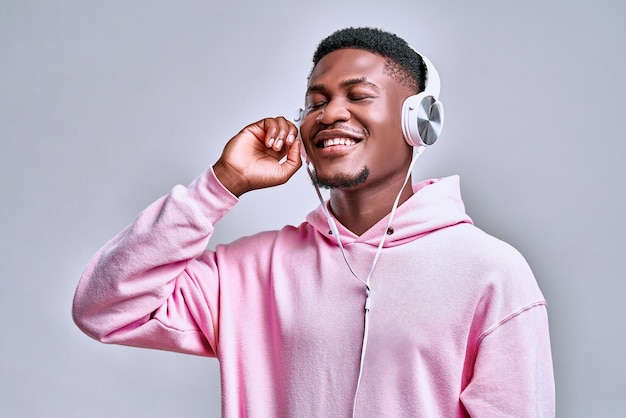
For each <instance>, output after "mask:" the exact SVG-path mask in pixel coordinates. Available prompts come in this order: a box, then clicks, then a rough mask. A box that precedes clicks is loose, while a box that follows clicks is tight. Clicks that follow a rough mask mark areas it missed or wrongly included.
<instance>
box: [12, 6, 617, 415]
mask: <svg viewBox="0 0 626 418" xmlns="http://www.w3.org/2000/svg"><path fill="white" fill-rule="evenodd" d="M625 12H626V6H624V3H623V2H621V1H618V0H615V1H608V0H594V1H586V2H579V1H535V0H533V1H525V2H524V1H495V0H494V1H473V2H468V1H443V2H434V1H429V2H424V1H417V0H412V1H408V0H407V1H399V0H386V1H364V0H358V1H338V0H332V1H328V0H317V1H314V2H295V1H290V2H288V1H266V2H258V1H251V0H250V1H248V2H245V3H244V4H241V2H237V1H230V2H214V1H199V0H198V1H178V2H173V1H159V0H150V1H148V0H137V1H117V0H113V1H102V2H85V1H78V0H67V1H60V0H48V1H32V0H19V1H18V0H15V1H13V0H0V140H1V145H2V152H1V153H0V191H1V196H2V197H1V199H2V200H1V207H0V210H1V213H0V245H1V247H0V257H2V258H1V260H0V278H1V280H0V329H1V330H2V337H1V338H2V341H1V345H0V347H1V348H0V350H1V351H0V354H1V355H0V383H1V385H2V387H1V388H0V389H1V390H0V405H1V406H2V415H3V416H6V417H148V416H150V417H172V416H185V417H217V416H219V414H220V412H219V399H220V394H219V370H218V363H217V361H215V360H213V359H203V358H196V357H192V356H184V355H179V354H172V353H163V352H157V351H152V350H139V349H133V348H126V347H114V346H105V345H101V344H98V343H96V342H94V341H92V340H90V339H89V338H87V337H86V336H84V335H82V334H81V333H80V332H79V331H78V329H77V328H76V327H75V326H74V325H73V323H72V321H71V317H70V305H71V299H72V295H73V291H74V287H75V285H76V283H77V281H78V277H79V276H80V273H81V272H82V269H83V268H84V267H85V265H86V264H87V262H88V260H89V258H90V257H91V255H93V253H95V251H96V250H97V249H98V248H99V247H100V246H101V245H102V244H104V242H105V241H107V240H108V239H109V238H110V237H112V236H113V235H114V234H115V233H116V232H117V231H118V230H120V229H121V228H122V227H124V226H125V225H126V224H128V223H129V222H131V221H132V219H133V217H134V216H135V214H136V213H137V212H139V211H140V210H141V209H142V208H144V207H145V206H147V205H148V204H149V203H150V202H151V201H153V200H154V199H156V198H157V197H158V196H160V195H162V194H165V193H167V192H168V191H169V190H170V188H171V187H172V186H173V185H175V184H178V183H182V184H186V183H188V182H190V181H191V180H192V179H193V178H194V177H195V176H196V175H198V174H199V173H201V172H202V171H203V170H204V169H205V168H206V167H207V166H209V165H210V164H212V163H213V162H214V161H215V160H216V159H217V157H218V156H219V154H220V151H221V148H222V146H223V144H224V143H225V142H226V141H227V140H228V139H229V138H230V137H231V136H233V135H234V134H235V133H236V132H238V131H239V130H240V129H241V128H242V127H243V126H244V125H246V124H248V123H249V122H253V121H255V120H257V119H260V118H262V117H265V116H273V115H278V114H285V115H286V116H288V117H291V116H292V115H293V110H294V109H296V108H297V107H299V106H300V104H301V103H302V98H303V91H304V88H305V84H306V76H307V74H308V71H309V70H310V68H311V66H310V57H311V54H312V52H313V49H314V48H315V46H316V44H317V42H318V41H319V40H320V39H321V38H322V37H324V36H326V35H328V34H330V33H331V32H332V31H334V30H336V29H338V28H342V27H345V26H350V25H370V26H378V27H382V28H385V29H387V30H390V31H392V32H396V33H398V34H399V35H400V36H402V37H404V38H406V39H407V40H408V41H409V42H410V43H412V44H413V45H414V46H415V47H416V48H418V49H419V50H421V51H422V52H423V53H424V54H426V55H427V56H429V57H430V59H431V60H432V61H433V62H434V63H435V64H436V66H437V67H438V69H439V72H440V73H441V77H442V82H443V84H442V95H441V99H442V101H443V102H444V103H445V106H446V126H445V128H444V131H443V135H442V138H441V139H440V141H439V142H438V143H437V144H436V146H434V147H432V148H431V149H429V150H428V151H427V153H425V154H424V156H423V158H422V159H421V160H420V162H419V164H418V165H417V168H416V169H415V175H416V177H417V178H425V177H432V176H444V175H449V174H455V173H458V174H460V175H461V176H462V188H463V193H464V197H465V200H466V204H467V208H468V211H469V213H470V215H472V217H473V218H474V220H475V222H476V224H478V225H479V226H480V227H482V228H483V229H485V230H487V231H488V232H490V233H492V234H494V235H496V236H498V237H500V238H502V239H504V240H506V241H508V242H510V243H511V244H513V245H514V246H516V247H517V248H518V249H519V250H520V251H521V252H522V253H524V254H525V256H526V257H527V259H528V261H529V262H530V264H531V265H532V267H533V269H534V271H535V274H536V276H537V279H538V281H539V284H540V286H541V288H542V290H543V292H544V294H545V295H546V297H547V299H548V300H549V314H550V319H551V333H552V344H553V356H554V364H555V372H556V380H557V408H558V416H560V417H592V416H593V417H615V416H620V414H623V411H624V408H623V395H624V393H626V386H625V381H626V379H625V378H626V375H625V371H626V361H624V358H623V353H624V352H625V349H626V347H625V345H626V339H625V337H626V336H625V335H624V330H625V329H626V327H625V326H624V308H623V307H624V294H625V291H626V285H625V283H624V280H623V279H624V269H625V267H626V265H625V264H626V263H625V257H624V256H623V255H622V252H623V239H624V237H625V232H626V221H625V220H624V215H623V213H624V212H625V210H626V199H625V188H624V179H625V178H626V176H625V170H624V165H623V163H622V160H623V158H624V152H625V146H624V135H623V132H622V123H623V121H624V118H625V117H624V110H625V109H626V106H625V97H626V88H625V87H626V86H625V81H624V80H625V77H624V74H626V58H625V51H626V48H625V46H626V45H625V44H626V42H625V41H626V35H625V32H624V29H623V23H624V16H625V15H626V13H625ZM315 205H316V198H315V194H314V191H313V189H312V188H311V187H310V184H309V183H308V181H307V180H306V177H305V174H304V173H303V171H302V170H301V171H300V172H299V173H298V174H297V175H296V177H295V178H294V179H293V180H292V181H291V182H290V183H288V184H287V185H285V186H282V187H279V188H275V189H271V190H263V191H259V192H256V193H253V194H249V195H246V196H244V197H243V199H242V201H241V203H240V204H239V205H238V206H237V207H236V208H235V209H234V210H233V211H232V212H231V213H230V214H229V215H228V216H227V217H226V219H224V221H223V222H222V223H221V224H220V225H219V227H218V230H217V233H216V236H215V240H214V241H213V242H212V245H214V244H215V243H217V242H226V241H230V240H232V239H234V238H236V237H238V236H241V235H243V234H249V233H253V232H255V231H259V230H262V229H268V228H276V227H279V226H281V225H283V224H284V223H296V224H297V223H299V222H300V221H301V220H302V218H303V216H304V215H305V214H306V213H307V212H308V211H309V210H310V209H311V208H312V207H313V206H315ZM622 416H623V415H622Z"/></svg>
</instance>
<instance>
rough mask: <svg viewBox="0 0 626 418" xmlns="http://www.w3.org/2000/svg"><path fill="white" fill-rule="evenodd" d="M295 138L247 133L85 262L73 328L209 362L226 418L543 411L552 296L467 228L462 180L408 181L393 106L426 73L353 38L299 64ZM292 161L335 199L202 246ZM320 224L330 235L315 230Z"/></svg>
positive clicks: (392, 41)
mask: <svg viewBox="0 0 626 418" xmlns="http://www.w3.org/2000/svg"><path fill="white" fill-rule="evenodd" d="M313 64H314V66H313V70H312V72H311V74H310V77H309V83H308V88H307V91H306V97H305V106H306V108H305V110H304V113H303V117H302V120H301V125H300V137H301V141H300V140H298V139H297V136H298V128H297V127H296V126H295V125H294V124H293V123H291V122H289V121H287V120H286V119H285V118H283V117H276V118H267V119H263V120H261V121H258V122H256V123H253V124H250V125H248V126H247V127H245V128H244V129H243V130H242V131H241V132H239V133H238V134H237V135H235V136H234V137H233V138H232V139H231V140H230V141H228V143H227V144H226V146H225V148H224V151H223V153H222V156H221V157H220V159H219V160H218V161H217V162H216V163H215V164H214V165H213V166H212V167H210V168H209V169H208V170H207V171H206V172H205V173H203V174H202V175H200V176H199V177H198V178H197V179H196V180H195V181H194V182H193V183H192V184H190V185H189V186H187V187H183V186H176V187H174V188H173V189H172V191H171V192H170V193H169V194H168V195H166V196H164V197H163V198H161V199H159V200H158V201H156V202H155V203H153V204H152V205H151V206H149V207H148V208H147V209H145V210H144V211H143V212H142V213H141V214H140V215H139V216H138V217H137V219H136V220H135V221H134V222H133V223H132V224H131V225H130V226H129V227H127V228H126V229H125V230H123V231H122V232H120V233H119V234H118V235H117V236H116V237H115V238H113V239H112V240H111V241H110V242H109V243H107V244H106V245H105V246H104V247H103V248H102V249H101V250H100V251H99V252H98V253H97V254H96V255H95V256H94V258H93V259H92V261H91V262H90V263H89V265H88V266H87V269H86V270H85V273H84V274H83V276H82V278H81V281H80V282H79V285H78V288H77V290H76V295H75V300H74V310H73V313H74V318H75V321H76V323H77V324H78V326H79V327H80V328H81V329H82V330H84V331H85V332H86V333H87V334H89V335H90V336H92V337H93V338H96V339H98V340H100V341H102V342H106V343H118V344H126V345H132V346H138V347H148V348H157V349H163V350H172V351H177V352H183V353H191V354H197V355H204V356H209V357H217V358H218V359H219V361H220V368H221V376H222V393H223V396H222V399H223V404H222V411H223V415H224V416H227V417H239V416H251V417H254V416H262V417H286V416H294V417H349V416H358V417H384V416H389V417H463V416H478V417H491V416H493V417H550V416H554V380H553V373H552V360H551V353H550V340H549V333H548V321H547V311H546V302H545V300H544V298H543V296H542V294H541V292H540V290H539V288H538V286H537V283H536V280H535V278H534V277H533V274H532V272H531V270H530V268H529V267H528V265H527V263H526V261H525V260H524V258H523V257H522V256H521V255H520V254H519V253H518V252H517V251H516V250H515V249H513V248H512V247H510V246H509V245H507V244H505V243H503V242H502V241H499V240H497V239H496V238H493V237H491V236H489V235H487V234H485V233H484V232H483V231H481V230H480V229H478V228H477V227H476V226H474V225H473V224H472V222H471V219H470V218H469V217H468V216H467V214H466V213H465V211H464V207H463V203H462V200H461V197H460V193H459V183H458V177H455V176H453V177H448V178H444V179H431V180H425V181H421V182H418V183H415V184H411V182H410V181H407V180H408V179H409V178H410V168H411V167H412V162H413V161H414V157H413V155H414V151H413V147H412V146H411V145H409V142H407V138H406V137H405V134H404V131H405V130H404V129H403V124H402V120H403V117H402V115H403V103H405V100H406V99H407V98H409V97H411V96H413V95H415V94H416V93H418V92H421V91H423V90H424V89H425V86H426V85H427V83H428V81H429V74H428V67H427V65H426V63H425V62H424V60H423V59H422V57H421V56H420V55H419V54H417V53H416V52H415V51H413V49H411V47H409V46H408V45H407V43H406V42H405V41H404V40H402V39H400V38H398V37H397V36H395V35H393V34H390V33H387V32H384V31H380V30H377V29H370V28H356V29H355V28H349V29H345V30H341V31H338V32H336V33H334V34H332V35H331V36H329V37H328V38H326V39H324V40H323V41H322V42H321V43H320V45H319V47H318V49H317V51H316V53H315V55H314V58H313ZM301 152H302V153H303V154H306V161H307V164H310V167H311V177H312V179H313V180H314V182H315V183H316V184H317V185H318V186H320V187H327V188H329V189H330V199H329V201H328V202H324V204H323V205H320V207H318V208H317V209H315V210H314V211H313V212H311V213H310V214H309V215H308V216H307V219H306V221H304V222H303V223H302V224H300V225H299V226H297V227H295V226H285V227H284V228H282V229H280V230H278V231H265V232H260V233H258V234H256V235H254V236H251V237H245V238H242V239H240V240H237V241H235V242H233V243H231V244H228V245H220V246H218V247H217V248H216V250H215V251H214V252H211V251H207V250H206V246H207V243H208V241H209V239H210V237H211V235H212V232H213V228H214V225H215V223H216V222H218V221H219V220H220V219H221V218H222V217H223V215H224V214H225V213H226V212H227V211H228V210H229V209H231V208H232V207H233V206H234V205H235V204H236V203H237V201H238V197H239V196H241V195H242V194H243V193H246V192H249V191H252V190H255V189H259V188H264V187H273V186H277V185H279V184H282V183H284V182H286V181H288V180H289V179H290V178H291V176H292V175H293V174H294V173H295V172H296V171H297V170H298V169H299V168H300V167H301V165H302V163H301V157H300V154H301ZM329 227H330V231H329Z"/></svg>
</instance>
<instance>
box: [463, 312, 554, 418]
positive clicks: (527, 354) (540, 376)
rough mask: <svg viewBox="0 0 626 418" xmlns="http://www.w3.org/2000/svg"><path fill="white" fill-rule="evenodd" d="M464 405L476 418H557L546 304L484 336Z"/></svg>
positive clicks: (502, 324) (506, 321) (501, 324)
mask: <svg viewBox="0 0 626 418" xmlns="http://www.w3.org/2000/svg"><path fill="white" fill-rule="evenodd" d="M461 401H462V402H463V405H464V406H465V408H466V410H467V411H468V412H469V414H470V416H472V417H536V418H547V417H554V416H555V399H554V375H553V372H552V355H551V350H550V337H549V332H548V316H547V311H546V305H545V302H542V303H536V304H533V305H529V306H527V307H525V308H523V309H521V310H520V311H519V312H516V313H515V314H513V315H511V316H510V317H509V318H506V319H504V320H502V321H501V322H500V323H498V324H497V325H496V326H494V327H493V328H491V329H490V330H488V331H487V332H485V333H484V334H483V335H482V336H481V339H480V344H479V348H478V351H477V354H476V360H475V364H474V374H473V376H472V379H471V381H470V383H469V384H468V386H467V387H466V388H465V390H464V391H463V392H462V393H461Z"/></svg>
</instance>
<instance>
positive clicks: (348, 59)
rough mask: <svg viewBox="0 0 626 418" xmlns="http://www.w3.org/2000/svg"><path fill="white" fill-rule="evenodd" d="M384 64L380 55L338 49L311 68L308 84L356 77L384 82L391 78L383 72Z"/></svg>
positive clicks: (326, 83) (333, 82) (349, 49)
mask: <svg viewBox="0 0 626 418" xmlns="http://www.w3.org/2000/svg"><path fill="white" fill-rule="evenodd" d="M385 65H386V60H385V58H383V57H382V56H380V55H377V54H374V53H371V52H368V51H364V50H361V49H352V48H346V49H338V50H336V51H333V52H331V53H329V54H328V55H326V56H324V58H322V59H321V60H320V61H319V62H318V63H317V65H316V66H315V67H314V68H313V71H311V76H310V77H309V86H313V85H319V84H323V85H328V86H331V85H334V84H340V83H342V82H343V81H345V80H349V79H358V78H366V79H368V80H370V81H374V82H376V83H377V84H378V83H380V84H386V83H387V82H388V81H389V80H390V79H391V78H390V77H389V76H388V75H387V74H386V73H385Z"/></svg>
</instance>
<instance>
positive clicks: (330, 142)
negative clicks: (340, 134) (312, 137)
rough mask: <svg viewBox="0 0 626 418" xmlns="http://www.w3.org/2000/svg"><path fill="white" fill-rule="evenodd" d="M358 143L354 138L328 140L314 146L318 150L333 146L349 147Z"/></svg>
mask: <svg viewBox="0 0 626 418" xmlns="http://www.w3.org/2000/svg"><path fill="white" fill-rule="evenodd" d="M359 142H360V141H359V140H356V139H354V138H328V139H323V140H321V141H318V142H317V143H316V144H315V146H316V147H318V148H329V147H335V146H345V147H351V146H353V145H356V144H358V143H359Z"/></svg>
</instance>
